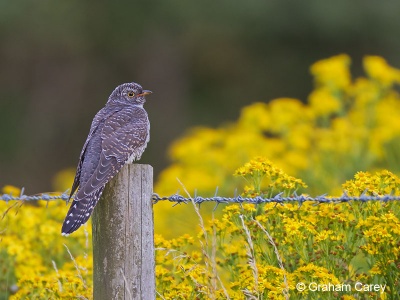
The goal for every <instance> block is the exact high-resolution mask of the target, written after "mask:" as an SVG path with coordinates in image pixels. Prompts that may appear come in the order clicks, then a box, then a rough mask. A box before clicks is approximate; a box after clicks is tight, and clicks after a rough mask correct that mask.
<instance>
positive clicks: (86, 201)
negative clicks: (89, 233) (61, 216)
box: [61, 186, 104, 236]
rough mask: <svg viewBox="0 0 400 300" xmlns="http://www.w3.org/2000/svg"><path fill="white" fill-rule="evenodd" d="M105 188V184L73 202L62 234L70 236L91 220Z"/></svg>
mask: <svg viewBox="0 0 400 300" xmlns="http://www.w3.org/2000/svg"><path fill="white" fill-rule="evenodd" d="M103 190H104V186H103V187H101V188H99V189H97V190H96V191H94V192H93V193H91V194H89V195H87V196H86V197H84V198H82V199H79V200H74V201H73V202H72V204H71V206H70V208H69V210H68V213H67V216H66V217H65V220H64V223H63V226H62V229H61V234H62V235H64V236H68V235H69V234H71V233H73V232H74V231H76V230H77V229H78V228H79V227H81V225H83V224H85V223H86V222H87V221H88V220H89V218H90V216H91V214H92V212H93V209H94V207H95V206H96V204H97V202H98V201H99V200H100V197H101V194H102V193H103ZM77 194H78V193H77Z"/></svg>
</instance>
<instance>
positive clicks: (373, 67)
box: [363, 56, 400, 87]
mask: <svg viewBox="0 0 400 300" xmlns="http://www.w3.org/2000/svg"><path fill="white" fill-rule="evenodd" d="M363 63H364V69H365V72H366V73H367V74H368V75H369V76H370V77H371V78H373V79H375V80H377V81H378V82H379V83H381V84H382V85H383V86H387V87H389V86H391V85H392V84H393V83H400V70H398V69H395V68H393V67H391V66H389V65H388V64H387V62H386V60H384V59H383V58H382V57H379V56H366V57H365V58H364V60H363Z"/></svg>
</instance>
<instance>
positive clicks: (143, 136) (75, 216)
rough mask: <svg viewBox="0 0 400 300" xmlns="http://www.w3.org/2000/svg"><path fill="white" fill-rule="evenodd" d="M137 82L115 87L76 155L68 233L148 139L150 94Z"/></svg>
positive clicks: (64, 229)
mask: <svg viewBox="0 0 400 300" xmlns="http://www.w3.org/2000/svg"><path fill="white" fill-rule="evenodd" d="M150 93H151V92H150V91H148V90H143V89H142V87H141V86H140V85H139V84H137V83H133V82H132V83H125V84H122V85H120V86H118V87H117V88H116V89H115V90H114V91H113V92H112V93H111V95H110V97H109V98H108V101H107V103H106V105H105V107H103V108H102V109H101V110H100V111H99V112H98V113H97V114H96V116H95V117H94V119H93V122H92V125H91V127H90V131H89V135H88V137H87V139H86V142H85V144H84V145H83V149H82V152H81V155H80V159H79V163H78V168H77V170H76V175H75V179H74V183H73V185H72V189H71V194H70V198H71V197H72V195H73V194H74V193H75V191H76V194H75V197H74V201H73V202H72V204H71V207H70V208H69V211H68V213H67V216H66V218H65V220H64V223H63V226H62V230H61V231H62V234H63V235H68V234H70V233H72V232H74V231H76V230H77V229H78V228H79V227H80V226H81V225H82V224H84V223H86V222H87V220H88V219H89V217H90V215H91V214H92V212H93V209H94V207H95V206H96V204H97V202H98V201H99V199H100V196H101V194H102V192H103V190H104V187H105V185H106V183H107V182H108V181H110V180H111V178H112V177H114V176H115V175H116V174H117V173H118V171H119V170H120V169H121V168H122V166H123V165H124V164H126V163H132V162H133V161H134V160H139V159H140V157H141V156H142V154H143V152H144V150H145V148H146V146H147V143H148V141H149V139H150V122H149V119H148V116H147V113H146V111H145V110H144V108H143V104H144V103H145V101H146V100H145V95H147V94H150Z"/></svg>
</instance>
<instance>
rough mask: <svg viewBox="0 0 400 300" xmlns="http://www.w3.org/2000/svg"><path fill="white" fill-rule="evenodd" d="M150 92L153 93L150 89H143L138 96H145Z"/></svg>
mask: <svg viewBox="0 0 400 300" xmlns="http://www.w3.org/2000/svg"><path fill="white" fill-rule="evenodd" d="M152 93H153V92H152V91H149V90H143V91H142V93H141V94H140V96H146V95H150V94H152Z"/></svg>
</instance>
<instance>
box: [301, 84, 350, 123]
mask: <svg viewBox="0 0 400 300" xmlns="http://www.w3.org/2000/svg"><path fill="white" fill-rule="evenodd" d="M308 101H309V103H310V105H311V108H312V110H313V112H314V113H315V114H316V115H317V116H329V115H331V114H335V113H338V112H340V111H341V109H342V104H343V103H342V101H341V99H338V98H336V97H335V96H334V95H333V94H332V92H331V91H330V90H329V89H328V88H326V87H322V88H319V89H316V90H314V91H313V92H312V93H311V94H310V96H309V98H308Z"/></svg>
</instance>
